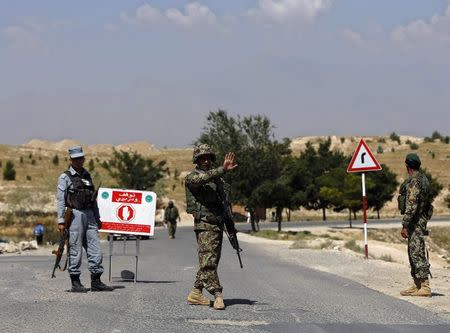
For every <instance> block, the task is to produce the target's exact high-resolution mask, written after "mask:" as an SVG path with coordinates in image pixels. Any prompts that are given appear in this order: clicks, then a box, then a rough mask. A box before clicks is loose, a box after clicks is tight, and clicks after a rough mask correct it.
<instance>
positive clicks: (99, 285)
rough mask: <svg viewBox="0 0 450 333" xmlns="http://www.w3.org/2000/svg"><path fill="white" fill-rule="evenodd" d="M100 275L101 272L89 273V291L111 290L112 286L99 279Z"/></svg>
mask: <svg viewBox="0 0 450 333" xmlns="http://www.w3.org/2000/svg"><path fill="white" fill-rule="evenodd" d="M101 275H102V274H101V273H97V274H91V291H113V290H114V288H113V287H110V286H107V285H106V284H104V283H103V282H102V281H101V280H100V276H101Z"/></svg>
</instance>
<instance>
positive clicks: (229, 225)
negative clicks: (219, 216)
mask: <svg viewBox="0 0 450 333" xmlns="http://www.w3.org/2000/svg"><path fill="white" fill-rule="evenodd" d="M221 199H222V205H223V209H224V213H223V222H224V225H225V233H226V234H227V237H228V240H229V241H230V244H231V247H232V248H233V249H235V250H236V254H237V256H238V259H239V266H241V268H244V266H242V259H241V252H242V249H241V247H240V246H239V241H238V238H237V230H236V228H235V227H234V221H233V214H232V213H231V208H230V206H229V204H228V202H227V200H225V199H224V198H221Z"/></svg>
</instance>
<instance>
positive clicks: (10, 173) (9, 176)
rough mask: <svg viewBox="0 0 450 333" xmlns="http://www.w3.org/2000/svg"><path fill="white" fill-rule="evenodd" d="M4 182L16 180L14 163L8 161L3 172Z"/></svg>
mask: <svg viewBox="0 0 450 333" xmlns="http://www.w3.org/2000/svg"><path fill="white" fill-rule="evenodd" d="M3 179H4V180H16V170H15V169H14V163H13V162H11V161H6V164H5V169H4V170H3Z"/></svg>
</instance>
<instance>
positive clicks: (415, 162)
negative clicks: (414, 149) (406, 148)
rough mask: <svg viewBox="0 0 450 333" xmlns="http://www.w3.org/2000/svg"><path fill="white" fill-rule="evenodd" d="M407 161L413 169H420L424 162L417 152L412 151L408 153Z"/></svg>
mask: <svg viewBox="0 0 450 333" xmlns="http://www.w3.org/2000/svg"><path fill="white" fill-rule="evenodd" d="M405 163H406V165H407V166H409V167H410V168H412V169H419V168H420V165H421V164H422V162H421V161H420V158H419V156H418V155H417V154H415V153H410V154H408V155H406V159H405Z"/></svg>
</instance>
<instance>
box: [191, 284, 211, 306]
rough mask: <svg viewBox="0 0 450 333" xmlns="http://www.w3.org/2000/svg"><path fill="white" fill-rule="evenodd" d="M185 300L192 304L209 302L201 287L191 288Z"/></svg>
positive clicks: (207, 303) (208, 303)
mask: <svg viewBox="0 0 450 333" xmlns="http://www.w3.org/2000/svg"><path fill="white" fill-rule="evenodd" d="M187 301H188V303H189V304H192V305H207V306H209V305H210V304H211V302H210V300H209V299H208V298H206V297H205V296H203V294H202V291H201V289H197V288H193V289H192V290H191V292H190V293H189V295H188V297H187Z"/></svg>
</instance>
